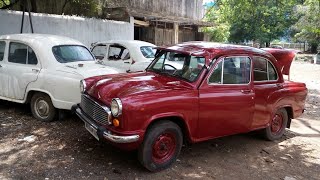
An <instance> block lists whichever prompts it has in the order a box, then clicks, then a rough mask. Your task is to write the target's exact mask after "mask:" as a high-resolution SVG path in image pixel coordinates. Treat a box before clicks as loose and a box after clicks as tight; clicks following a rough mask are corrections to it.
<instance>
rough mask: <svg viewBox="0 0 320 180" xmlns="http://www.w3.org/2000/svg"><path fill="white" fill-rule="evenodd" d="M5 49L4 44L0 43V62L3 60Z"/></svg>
mask: <svg viewBox="0 0 320 180" xmlns="http://www.w3.org/2000/svg"><path fill="white" fill-rule="evenodd" d="M5 48H6V42H4V41H0V61H2V60H3V57H4V50H5Z"/></svg>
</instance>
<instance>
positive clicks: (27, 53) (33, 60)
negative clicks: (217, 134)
mask: <svg viewBox="0 0 320 180" xmlns="http://www.w3.org/2000/svg"><path fill="white" fill-rule="evenodd" d="M8 61H9V62H12V63H18V64H32V65H35V64H38V60H37V57H36V54H35V53H34V51H33V49H32V48H31V47H29V46H27V45H25V44H22V43H17V42H11V43H10V45H9V57H8Z"/></svg>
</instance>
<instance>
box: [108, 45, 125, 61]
mask: <svg viewBox="0 0 320 180" xmlns="http://www.w3.org/2000/svg"><path fill="white" fill-rule="evenodd" d="M108 59H109V60H110V61H118V60H127V59H130V54H129V50H128V49H126V48H125V47H123V46H120V45H111V46H110V47H109V53H108Z"/></svg>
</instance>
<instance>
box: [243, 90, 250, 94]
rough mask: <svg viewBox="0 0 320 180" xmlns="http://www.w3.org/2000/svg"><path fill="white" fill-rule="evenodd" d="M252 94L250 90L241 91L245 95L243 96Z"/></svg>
mask: <svg viewBox="0 0 320 180" xmlns="http://www.w3.org/2000/svg"><path fill="white" fill-rule="evenodd" d="M251 92H252V90H249V89H246V90H241V93H243V94H249V93H251Z"/></svg>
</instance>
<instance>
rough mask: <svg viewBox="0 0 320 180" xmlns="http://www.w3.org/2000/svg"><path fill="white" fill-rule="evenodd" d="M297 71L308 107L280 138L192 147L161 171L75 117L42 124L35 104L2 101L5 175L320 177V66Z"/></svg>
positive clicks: (296, 66) (0, 170)
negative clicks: (96, 134)
mask: <svg viewBox="0 0 320 180" xmlns="http://www.w3.org/2000/svg"><path fill="white" fill-rule="evenodd" d="M291 72H292V76H291V79H292V80H296V81H302V82H305V83H306V84H307V86H308V88H309V96H308V100H307V104H306V108H307V111H306V112H305V114H304V115H303V116H301V117H300V118H298V119H295V120H293V121H292V127H291V129H290V130H287V131H286V133H285V136H284V137H283V138H282V139H281V140H279V141H275V142H270V141H265V140H263V139H261V138H260V137H259V136H258V135H257V134H256V133H248V134H241V135H235V136H229V137H224V138H219V139H215V140H211V141H207V142H203V143H198V144H193V145H191V146H188V147H183V149H182V152H181V155H180V156H179V158H178V160H177V162H176V163H175V164H174V165H173V166H172V167H171V168H169V169H167V170H164V171H161V172H158V173H150V172H148V171H146V170H145V169H144V168H143V167H142V166H141V165H140V164H139V162H138V160H137V156H136V152H123V151H120V150H118V149H116V148H113V147H112V146H110V145H108V144H105V143H100V142H98V141H96V140H95V139H94V138H93V137H92V136H91V135H90V134H89V132H87V131H86V130H85V128H84V124H83V122H81V121H80V120H79V119H78V118H77V117H75V116H71V117H68V118H66V119H65V120H63V121H56V122H53V123H42V122H39V121H37V120H36V119H35V118H33V117H32V115H31V112H30V110H29V106H27V105H20V104H15V103H10V102H6V101H0V137H1V139H0V179H45V180H48V179H103V180H104V179H268V180H269V179H278V180H279V179H285V180H292V179H308V180H311V179H320V108H319V106H320V65H314V64H310V63H306V62H294V63H293V65H292V70H291Z"/></svg>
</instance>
